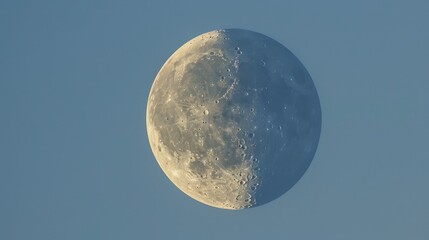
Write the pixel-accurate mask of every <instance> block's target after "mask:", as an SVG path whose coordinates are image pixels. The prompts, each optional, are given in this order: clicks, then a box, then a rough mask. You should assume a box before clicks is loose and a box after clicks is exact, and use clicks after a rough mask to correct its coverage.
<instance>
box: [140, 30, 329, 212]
mask: <svg viewBox="0 0 429 240" xmlns="http://www.w3.org/2000/svg"><path fill="white" fill-rule="evenodd" d="M146 124H147V133H148V137H149V142H150V146H151V149H152V152H153V154H154V155H155V158H156V160H157V162H158V163H159V165H160V167H161V168H162V170H163V171H164V173H165V174H166V175H167V177H168V178H169V179H170V180H171V182H173V183H174V184H175V185H176V186H177V187H178V188H179V189H180V190H181V191H183V192H184V193H186V194H187V195H188V196H190V197H191V198H193V199H195V200H197V201H199V202H201V203H204V204H207V205H210V206H213V207H217V208H223V209H245V208H250V207H255V206H260V205H262V204H265V203H268V202H270V201H272V200H274V199H276V198H278V197H279V196H281V195H282V194H284V193H285V192H287V191H288V190H289V189H290V188H291V187H292V186H293V185H294V184H295V183H296V182H297V181H298V180H299V179H300V178H301V177H302V176H303V174H304V173H305V171H306V170H307V168H308V167H309V165H310V163H311V161H312V159H313V157H314V154H315V152H316V149H317V145H318V142H319V137H320V131H321V108H320V102H319V97H318V94H317V91H316V88H315V85H314V83H313V81H312V79H311V77H310V75H309V73H308V72H307V70H306V69H305V67H304V66H303V64H302V63H301V62H300V61H299V60H298V59H297V57H295V55H294V54H293V53H292V52H291V51H289V50H288V49H287V48H286V47H284V46H283V45H282V44H280V43H279V42H277V41H275V40H273V39H271V38H269V37H267V36H265V35H263V34H259V33H256V32H252V31H248V30H241V29H225V30H216V31H211V32H208V33H204V34H202V35H200V36H197V37H195V38H194V39H192V40H190V41H189V42H187V43H185V44H184V45H183V46H181V47H180V48H179V49H178V50H177V51H176V52H174V53H173V55H171V57H170V58H169V59H168V60H167V61H166V62H165V64H164V65H163V66H162V68H161V70H160V71H159V73H158V75H157V76H156V78H155V81H154V82H153V85H152V88H151V91H150V94H149V99H148V104H147V112H146Z"/></svg>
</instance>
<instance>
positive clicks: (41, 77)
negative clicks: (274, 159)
mask: <svg viewBox="0 0 429 240" xmlns="http://www.w3.org/2000/svg"><path fill="white" fill-rule="evenodd" d="M428 12H429V3H428V1H423V0H421V1H419V0H412V1H393V0H385V1H374V0H362V1H343V0H337V1H334V0H327V1H316V0H314V1H309V0H307V1H271V2H270V1H229V0H228V1H226V0H225V1H223V0H222V1H173V0H171V1H137V0H132V1H128V0H124V1H90V0H85V1H83V0H82V1H5V0H3V1H0V239H2V240H3V239H4V240H14V239H25V240H27V239H35V240H38V239H41V240H49V239H55V240H58V239H61V240H67V239H73V240H75V239H88V240H93V239H103V240H107V239H126V240H131V239H148V240H149V239H410V240H413V239H419V240H420V239H422V240H423V239H429V228H428V225H429V207H428V203H429V187H428V184H429V174H428V171H429V153H428V149H429V140H428V136H429V127H428V123H429V100H428V94H429V78H428V69H429V60H428V59H429V48H428V43H429V31H428V23H429V14H428ZM219 28H245V29H249V30H253V31H257V32H261V33H263V34H265V35H267V36H270V37H272V38H274V39H276V40H277V41H279V42H281V43H283V44H284V45H285V46H286V47H288V48H289V49H290V50H291V51H292V52H293V53H294V54H295V55H296V56H297V57H298V58H299V59H300V60H301V61H302V62H303V63H304V65H305V66H306V68H307V69H308V71H309V72H310V74H311V75H312V78H313V80H314V82H315V85H316V87H317V89H318V93H319V96H320V101H321V105H322V115H323V123H322V135H321V138H320V144H319V148H318V150H317V153H316V156H315V158H314V160H313V163H312V165H311V166H310V168H309V169H308V171H307V172H306V174H305V175H304V176H303V178H302V179H301V180H300V181H299V182H298V183H297V184H296V185H295V186H294V187H293V188H292V189H291V190H290V191H289V192H287V193H286V194H285V195H283V196H282V197H280V198H279V199H277V200H275V201H273V202H271V203H269V204H266V205H263V206H261V207H257V208H253V209H249V210H244V211H228V210H221V209H215V208H212V207H208V206H205V205H202V204H200V203H198V202H196V201H194V200H192V199H191V198H189V197H187V196H186V195H185V194H183V193H182V192H180V191H179V190H178V189H177V188H176V187H175V186H174V185H173V184H172V183H171V182H170V181H169V180H168V179H167V178H166V177H165V175H164V173H163V172H162V171H161V169H160V168H159V166H158V164H157V162H156V161H155V159H154V157H153V155H152V153H151V150H150V147H149V144H148V140H147V134H146V125H145V111H146V103H147V97H148V94H149V90H150V86H151V84H152V82H153V80H154V78H155V76H156V74H157V72H158V70H159V69H160V67H161V66H162V64H163V63H164V61H165V60H166V59H167V58H168V57H169V56H170V55H171V54H172V53H173V52H174V51H175V50H176V49H177V48H178V47H180V46H181V45H182V44H183V43H185V42H186V41H188V40H190V39H191V38H193V37H195V36H197V35H199V34H201V33H204V32H207V31H210V30H213V29H219Z"/></svg>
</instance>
